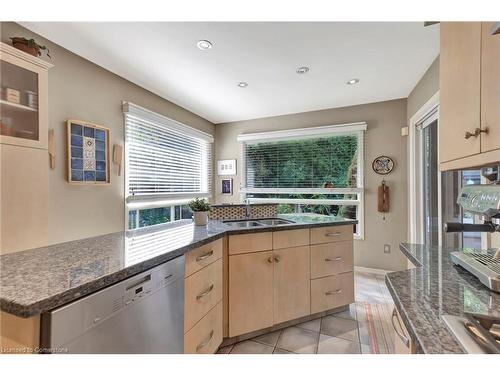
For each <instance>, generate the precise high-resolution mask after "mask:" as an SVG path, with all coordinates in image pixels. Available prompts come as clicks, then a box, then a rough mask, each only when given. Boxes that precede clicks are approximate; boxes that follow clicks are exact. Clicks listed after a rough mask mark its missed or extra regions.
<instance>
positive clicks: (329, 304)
mask: <svg viewBox="0 0 500 375" xmlns="http://www.w3.org/2000/svg"><path fill="white" fill-rule="evenodd" d="M352 302H354V272H349V273H343V274H340V275H336V276H329V277H324V278H322V279H315V280H311V314H315V313H317V312H321V311H325V310H329V309H333V308H335V307H340V306H344V305H348V304H349V303H352Z"/></svg>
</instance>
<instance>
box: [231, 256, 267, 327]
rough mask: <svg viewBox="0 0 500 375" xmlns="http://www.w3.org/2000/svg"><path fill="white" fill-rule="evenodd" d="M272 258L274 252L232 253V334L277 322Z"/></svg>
mask: <svg viewBox="0 0 500 375" xmlns="http://www.w3.org/2000/svg"><path fill="white" fill-rule="evenodd" d="M230 250H231V248H230ZM272 257H273V252H272V251H264V252H257V253H250V254H240V255H232V256H229V336H230V337H234V336H238V335H242V334H244V333H248V332H252V331H256V330H258V329H262V328H266V327H270V326H272V325H273V265H274V264H273V258H272Z"/></svg>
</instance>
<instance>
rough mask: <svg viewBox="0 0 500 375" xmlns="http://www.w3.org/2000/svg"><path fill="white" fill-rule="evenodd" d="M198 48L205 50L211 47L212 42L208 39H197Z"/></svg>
mask: <svg viewBox="0 0 500 375" xmlns="http://www.w3.org/2000/svg"><path fill="white" fill-rule="evenodd" d="M196 45H197V46H198V48H199V49H201V50H202V51H206V50H207V49H210V48H212V43H211V42H210V41H209V40H203V39H202V40H198V43H196Z"/></svg>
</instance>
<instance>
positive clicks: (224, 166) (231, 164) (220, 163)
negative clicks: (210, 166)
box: [217, 159, 236, 176]
mask: <svg viewBox="0 0 500 375" xmlns="http://www.w3.org/2000/svg"><path fill="white" fill-rule="evenodd" d="M235 174H236V159H229V160H217V175H218V176H234V175H235Z"/></svg>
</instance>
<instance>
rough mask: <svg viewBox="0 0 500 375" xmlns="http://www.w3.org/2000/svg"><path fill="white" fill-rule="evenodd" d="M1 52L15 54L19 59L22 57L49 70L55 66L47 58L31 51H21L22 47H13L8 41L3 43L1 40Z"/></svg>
mask: <svg viewBox="0 0 500 375" xmlns="http://www.w3.org/2000/svg"><path fill="white" fill-rule="evenodd" d="M0 53H8V54H9V55H12V56H15V57H17V58H18V59H22V60H24V61H26V62H29V63H30V64H34V65H37V66H39V67H40V68H44V69H47V70H48V69H50V68H53V67H54V65H53V64H51V63H49V62H47V61H45V60H42V59H40V58H38V57H36V56H33V55H30V54H29V53H26V52H24V51H21V50H20V49H17V48H15V47H12V46H10V45H8V44H6V43H3V42H0Z"/></svg>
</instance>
